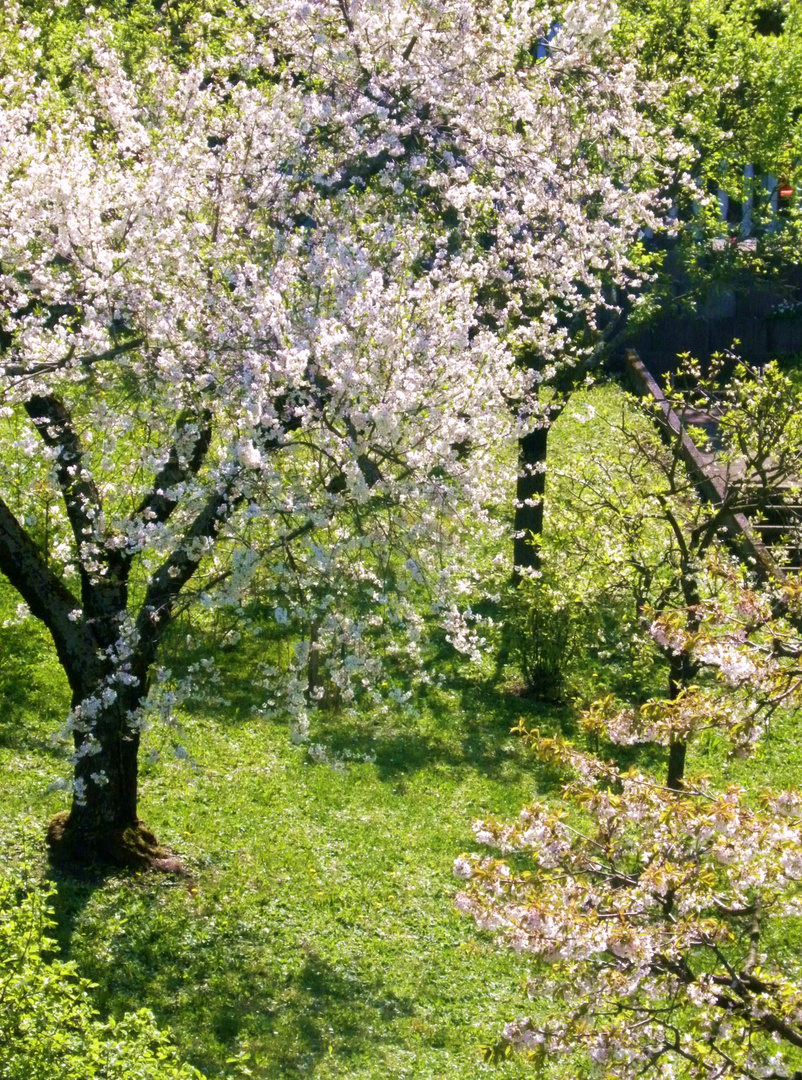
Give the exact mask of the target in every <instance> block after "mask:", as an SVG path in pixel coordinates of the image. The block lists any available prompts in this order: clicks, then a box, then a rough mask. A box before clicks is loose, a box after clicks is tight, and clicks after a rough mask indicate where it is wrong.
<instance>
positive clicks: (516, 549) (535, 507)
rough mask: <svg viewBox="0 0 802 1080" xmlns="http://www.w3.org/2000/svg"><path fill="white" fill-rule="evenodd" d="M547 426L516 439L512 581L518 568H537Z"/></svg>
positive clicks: (546, 449) (541, 523)
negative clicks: (516, 467)
mask: <svg viewBox="0 0 802 1080" xmlns="http://www.w3.org/2000/svg"><path fill="white" fill-rule="evenodd" d="M548 436H549V429H548V426H544V427H540V428H535V430H534V431H530V432H529V434H528V435H524V436H523V438H521V439H519V440H518V480H517V483H516V485H515V539H514V541H513V562H514V565H515V570H514V572H513V573H514V578H515V577H516V576H518V568H519V567H520V568H523V569H533V570H537V569H539V567H540V552H539V550H538V542H539V540H540V536H541V535H542V533H543V496H544V494H545V491H546V454H547V451H548Z"/></svg>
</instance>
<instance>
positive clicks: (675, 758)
mask: <svg viewBox="0 0 802 1080" xmlns="http://www.w3.org/2000/svg"><path fill="white" fill-rule="evenodd" d="M697 670H698V668H697V665H696V664H694V662H693V661H692V660H691V658H690V656H688V655H687V654H686V653H684V652H683V653H680V655H679V656H674V655H672V656H671V657H670V658H669V668H668V696H669V698H670V699H671V700H672V701H675V700H676V699H677V698H678V697H679V695H680V694H681V693H682V691H683V690H685V689H686V688H687V687H688V686H690V685H691V683H692V682H693V679H694V676H695V675H696V672H697ZM687 749H688V744H687V742H686V741H685V740H684V739H678V738H673V739H672V740H671V743H670V744H669V748H668V772H667V775H666V787H667V788H671V790H672V791H682V788H683V780H684V777H685V756H686V752H687Z"/></svg>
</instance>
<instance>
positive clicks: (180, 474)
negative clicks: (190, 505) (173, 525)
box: [135, 409, 212, 524]
mask: <svg viewBox="0 0 802 1080" xmlns="http://www.w3.org/2000/svg"><path fill="white" fill-rule="evenodd" d="M195 419H196V418H194V417H193V415H192V414H191V413H189V412H186V413H183V414H182V415H181V416H179V418H178V420H177V422H176V425H175V427H176V432H175V441H174V442H173V445H172V446H171V447H170V455H169V457H168V458H167V461H166V462H165V464H164V465H163V466H162V468H161V469H160V470H159V472H158V473H157V474H156V476H155V477H154V478H153V487H152V489H151V491H150V494H148V495H147V496H146V497H145V498H144V499H143V501H142V502H141V503H140V505H139V506H138V507H137V509H136V511H135V513H136V515H137V516H142V515H144V516H145V517H146V518H147V519H148V520H150V521H158V522H160V523H162V524H163V523H164V522H165V521H167V519H168V518H169V517H170V515H171V514H172V512H173V510H174V509H175V508H176V506H177V505H178V500H177V499H174V498H173V497H172V496H171V495H169V494H167V492H168V491H169V489H170V488H173V487H176V486H177V485H178V484H182V483H183V482H184V481H185V480H187V479H188V478H189V477H190V476H195V475H197V472H198V470H199V469H200V467H201V465H202V464H203V459H204V458H205V457H206V453H207V451H208V449H209V445H210V444H211V441H212V414H211V411H210V410H209V409H205V410H204V411H203V413H202V414H201V416H200V423H199V425H198V429H197V432H191V431H190V427H191V426H192V424H193V421H194V420H195ZM190 439H192V443H191V449H190V447H187V450H188V451H189V452H188V453H182V451H181V449H180V444H181V442H182V441H183V442H184V443H185V444H187V443H189V440H190Z"/></svg>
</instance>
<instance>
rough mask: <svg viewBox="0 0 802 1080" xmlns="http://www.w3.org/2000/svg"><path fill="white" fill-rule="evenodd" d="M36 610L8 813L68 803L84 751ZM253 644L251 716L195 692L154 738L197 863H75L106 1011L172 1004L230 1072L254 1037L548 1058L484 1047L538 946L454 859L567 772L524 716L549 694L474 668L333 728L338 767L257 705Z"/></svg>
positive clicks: (426, 1064) (73, 954)
mask: <svg viewBox="0 0 802 1080" xmlns="http://www.w3.org/2000/svg"><path fill="white" fill-rule="evenodd" d="M27 626H28V627H30V629H26V630H25V633H26V634H27V635H29V644H30V645H31V651H32V653H33V654H34V655H33V656H32V657H31V658H30V659H31V663H30V664H29V665H28V666H27V667H25V668H24V670H19V669H18V670H16V673H15V679H16V681H15V682H14V686H13V687H12V688H11V691H10V692H9V695H8V706H7V710H6V714H5V722H4V727H3V733H2V736H3V737H2V743H1V744H0V770H2V796H1V798H2V820H3V821H4V822H6V823H7V829H6V831H7V832H10V831H11V828H10V826H11V824H12V823H14V822H15V821H17V820H18V819H20V818H25V819H28V820H31V821H33V822H34V823H35V824H36V825H37V827H38V828H39V829H41V830H43V829H44V826H45V824H46V822H47V820H48V818H49V816H50V815H51V814H52V813H53V812H55V811H56V810H58V809H61V808H62V807H64V806H65V805H67V800H66V796H65V795H64V794H61V793H58V792H56V793H52V792H51V793H49V792H48V790H47V788H48V783H49V781H50V780H52V778H53V777H54V776H58V775H66V773H67V772H68V769H67V768H66V767H65V762H64V759H63V752H62V751H54V750H53V749H51V748H50V747H49V745H48V742H47V735H48V733H49V732H50V731H51V730H52V729H53V728H54V727H55V726H57V723H58V720H59V719H60V718H61V717H62V716H63V714H64V713H65V712H66V708H67V704H68V699H67V695H66V688H65V687H64V685H63V684H62V682H61V680H60V678H59V676H58V671H57V669H56V667H55V664H54V662H53V660H52V657H50V656H49V653H48V650H47V648H46V643H45V642H44V641H42V642H41V643H40V645H41V647H40V648H38V649H37V648H34V647H33V644H34V643H35V642H36V641H37V640H38V638H37V631H36V629H35V627H33V626H32V625H31V624H27ZM16 633H17V635H19V634H20V633H22V630H21V629H20V630H18V631H16ZM249 651H250V650H247V649H244V650H242V651H241V652H239V653H236V654H229V656H228V657H227V664H226V667H227V669H228V670H227V673H226V676H227V677H226V684H225V685H226V693H227V695H228V696H229V697H230V698H231V699H233V700H235V701H236V702H237V703H238V704H239V712H240V713H241V714H242V715H243V716H244V718H241V719H237V718H232V717H228V718H226V717H225V716H224V715H221V710H220V707H216V708H215V710H214V712H215V715H212V714H211V710H210V709H207V710H206V711H205V710H204V708H202V707H201V708H198V709H197V710H195V711H192V710H185V711H184V712H183V713H182V714H181V716H180V724H181V728H182V730H181V732H180V733H178V732H177V731H176V730H174V729H171V728H169V727H160V728H154V729H153V730H152V731H151V732H150V733H149V734H148V736H147V737H146V745H145V747H144V748H143V756H142V760H143V766H142V777H141V791H142V795H141V810H140V812H141V814H142V817H143V818H144V820H145V821H146V822H147V823H148V824H149V825H150V826H151V827H152V828H153V829H154V831H155V832H156V833H157V835H158V836H159V838H160V840H161V841H162V842H164V843H165V844H167V845H169V846H170V847H171V848H172V850H173V851H175V852H176V853H178V854H179V855H180V856H181V858H182V859H183V861H184V863H185V865H186V867H187V869H188V870H189V871H190V874H191V880H188V881H183V880H181V879H176V878H172V877H169V876H159V875H155V874H149V875H144V876H137V875H127V874H121V875H119V876H113V877H105V878H96V879H86V880H81V881H75V880H70V879H67V878H62V879H59V880H58V896H57V908H56V914H57V918H58V930H59V945H60V948H61V952H62V955H63V957H64V958H69V959H72V960H74V961H76V962H77V964H78V967H79V970H80V972H81V973H82V974H83V975H84V976H86V977H88V978H90V979H91V980H92V981H93V982H95V983H96V984H97V989H96V1005H97V1007H98V1009H99V1010H100V1011H101V1013H102V1014H104V1015H105V1014H112V1015H121V1014H122V1013H123V1012H125V1011H126V1010H130V1009H132V1008H135V1007H139V1006H142V1005H145V1006H147V1007H149V1008H151V1009H152V1010H153V1011H154V1013H155V1014H156V1017H157V1020H158V1022H159V1023H160V1025H162V1026H165V1025H169V1027H170V1028H171V1029H172V1030H173V1033H174V1036H175V1039H176V1041H177V1043H178V1045H179V1048H180V1051H181V1053H182V1055H183V1056H184V1057H185V1058H186V1059H188V1060H190V1061H191V1062H193V1063H194V1064H196V1065H197V1066H198V1067H200V1068H201V1069H202V1070H203V1071H204V1072H205V1073H207V1074H208V1075H209V1076H223V1075H226V1074H229V1075H238V1072H237V1068H238V1066H237V1065H236V1064H234V1063H231V1062H230V1063H229V1064H227V1061H228V1059H231V1058H236V1057H238V1056H239V1057H240V1062H241V1063H242V1064H245V1065H247V1067H248V1068H250V1069H251V1070H252V1075H254V1076H259V1077H285V1076H286V1077H292V1076H312V1075H314V1076H319V1077H335V1076H337V1077H340V1076H342V1077H345V1076H348V1077H365V1078H367V1077H378V1076H382V1077H466V1076H481V1075H486V1074H490V1073H491V1072H493V1074H494V1075H501V1076H505V1077H506V1076H510V1077H515V1076H523V1075H526V1074H527V1073H528V1071H529V1070H528V1069H527V1068H526V1066H525V1065H524V1064H523V1063H521V1062H513V1063H511V1064H509V1065H505V1066H504V1067H503V1068H502V1070H501V1073H499V1072H498V1069H491V1067H490V1066H486V1065H484V1063H483V1061H482V1058H481V1053H480V1049H479V1048H480V1045H481V1044H486V1043H491V1042H494V1041H495V1039H496V1038H497V1036H498V1033H499V1030H500V1028H501V1026H502V1024H503V1022H504V1021H505V1019H508V1018H510V1017H511V1016H514V1015H516V1014H518V1013H521V1012H522V1011H524V1010H526V1009H527V1004H528V1003H527V1000H526V997H525V993H524V987H525V983H526V977H527V963H526V961H525V960H522V959H520V958H518V957H515V956H514V955H511V954H508V953H506V952H503V951H500V950H498V949H497V948H496V947H495V946H494V945H493V943H492V941H491V940H490V939H489V938H488V937H487V936H486V935H481V934H479V933H478V932H477V931H476V930H475V929H474V928H473V925H472V924H471V923H470V922H468V921H467V920H465V919H463V918H461V917H460V916H458V915H457V914H456V913H455V912H454V910H453V908H452V898H453V895H454V893H455V892H456V890H457V885H458V883H457V881H456V879H455V878H453V876H452V872H451V867H452V863H453V860H454V857H455V856H456V855H457V854H458V853H459V852H460V851H463V850H466V849H471V848H472V847H474V846H475V845H473V843H472V834H471V831H470V823H471V819H472V817H473V816H475V815H481V814H484V813H489V812H491V813H496V814H514V813H516V812H517V810H518V808H519V806H520V804H521V803H522V802H523V801H525V800H527V799H530V798H532V797H533V796H534V795H535V794H536V793H537V792H538V791H540V792H542V791H544V790H548V789H549V787H550V785H553V780H552V779H551V778H550V777H549V775H548V774H547V773H546V774H542V775H541V774H539V772H538V768H537V766H536V765H535V763H534V762H533V761H532V760H531V759H530V757H529V756H528V754H527V753H526V751H525V750H524V749H523V748H522V747H521V745H520V743H519V742H518V740H517V739H515V738H514V737H511V736H510V735H509V734H508V732H509V728H510V726H511V725H512V724H513V723H514V722H515V720H516V719H517V717H518V716H519V715H520V714H521V713H522V712H524V713H525V715H526V716H527V718H528V720H529V721H531V722H535V723H536V722H538V711H539V710H538V708H537V707H536V706H533V705H532V704H528V703H526V702H522V701H520V700H519V699H517V698H516V697H515V696H514V695H504V694H501V693H498V692H492V693H491V692H483V690H482V688H481V686H480V685H479V684H472V683H470V682H464V683H462V684H461V685H452V687H451V688H450V689H448V690H429V691H428V692H427V693H426V694H425V695H424V696H423V697H422V698H421V699H420V700H419V701H418V703H417V705H416V707H415V709H414V710H410V711H409V712H408V713H406V714H404V715H402V716H400V717H398V718H396V719H395V720H392V721H389V722H388V720H387V719H386V718H383V719H382V721H381V723H378V722H374V721H373V720H372V718H371V717H366V718H365V720H364V722H363V723H360V724H356V725H355V724H353V723H349V724H348V725H347V726H345V725H344V724H341V723H338V721H337V719H336V718H333V719H332V720H331V721H330V722H329V724H328V725H327V726H326V728H325V729H318V730H317V732H316V737H317V739H318V740H319V741H320V742H322V743H323V744H324V745H325V746H326V747H327V748H328V750H329V757H330V758H331V760H332V762H333V764H334V767H332V766H331V765H328V764H317V763H315V762H314V761H312V760H311V759H310V757H309V754H308V752H307V749H306V748H305V747H301V746H293V745H292V743H291V741H290V739H289V736H288V731H287V728H286V726H285V725H284V724H281V723H279V722H273V723H271V722H266V721H264V720H262V719H258V718H254V717H252V716H249V715H247V710H246V709H245V708H244V705H245V703H246V702H247V699H248V693H249V689H250V683H249V660H253V659H254V657H253V656H250V657H249V655H248V652H249ZM251 693H253V692H252V691H251ZM252 700H253V703H257V702H258V700H259V699H258V697H253V699H252ZM224 712H225V710H224V709H223V710H222V713H224ZM555 715H556V714H553V713H550V714H546V715H545V716H543V717H542V718H541V722H543V720H546V721H548V722H551V723H552V725H553V723H554V722H555V720H554V717H555ZM179 742H180V745H181V746H182V747H183V748H184V749H185V750H186V751H187V752H188V754H189V758H190V760H186V759H182V758H178V757H176V754H175V747H176V745H178V744H179ZM348 751H350V752H351V753H352V754H353V755H358V757H360V758H364V757H369V758H373V757H375V760H374V761H368V762H366V761H364V760H362V761H359V760H355V759H349V758H348V757H346V752H348ZM157 755H158V756H157ZM154 758H155V759H156V760H153V759H154ZM245 1075H247V1074H245Z"/></svg>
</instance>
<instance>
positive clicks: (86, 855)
mask: <svg viewBox="0 0 802 1080" xmlns="http://www.w3.org/2000/svg"><path fill="white" fill-rule="evenodd" d="M47 844H48V847H49V848H50V859H51V861H52V863H53V865H54V866H58V867H59V869H61V870H70V869H71V868H73V867H76V868H77V867H78V866H81V867H84V866H87V865H88V864H96V865H97V864H100V865H104V866H120V867H128V868H129V869H132V870H159V871H162V872H163V873H169V874H180V875H181V876H182V877H188V876H189V875H188V874H187V871H186V870H185V868H184V866H183V864H182V863H181V860H180V859H178V858H177V857H176V856H175V855H172V854H171V853H170V852H169V851H168V850H167V849H166V848H163V847H161V846H160V844H159V842H158V840H157V839H156V837H155V836H154V835H153V833H152V832H150V830H149V829H146V828H145V826H144V825H143V824H142V822H141V821H138V822H137V823H136V824H135V825H131V826H129V827H128V828H126V829H114V830H111V831H109V832H103V833H99V834H98V835H97V836H94V837H91V838H89V837H87V836H86V835H85V834H83V833H80V834H78V833H76V832H75V831H74V830H73V829H71V828H70V814H69V811H67V810H64V811H62V812H61V813H60V814H56V815H55V817H54V818H52V819H51V821H50V824H49V825H48V828H47Z"/></svg>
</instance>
